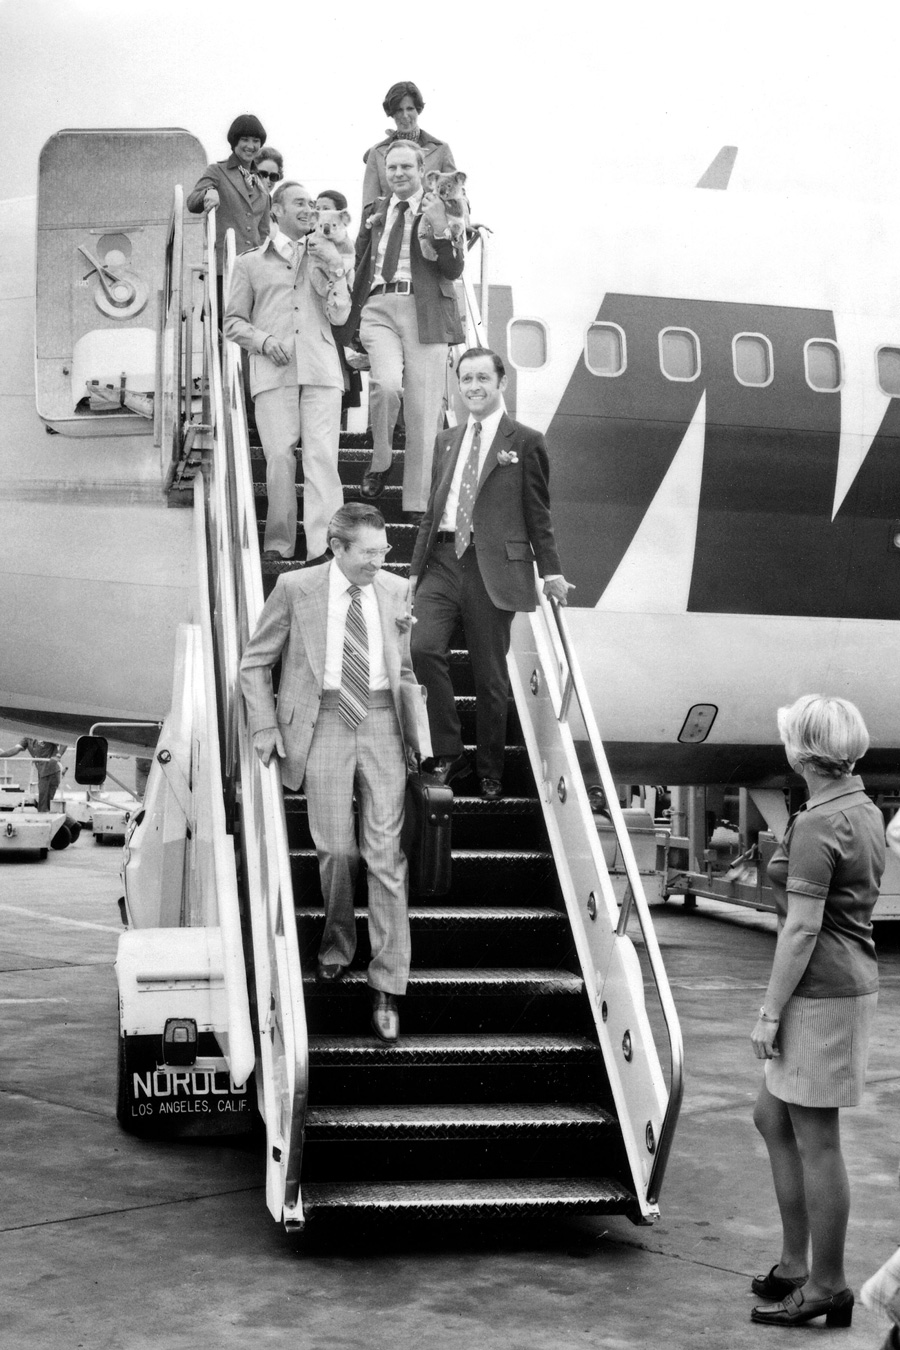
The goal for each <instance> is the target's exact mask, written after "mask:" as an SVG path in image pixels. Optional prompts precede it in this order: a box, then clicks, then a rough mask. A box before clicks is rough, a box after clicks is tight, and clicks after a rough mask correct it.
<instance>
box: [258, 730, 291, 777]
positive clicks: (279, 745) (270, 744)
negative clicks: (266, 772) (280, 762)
mask: <svg viewBox="0 0 900 1350" xmlns="http://www.w3.org/2000/svg"><path fill="white" fill-rule="evenodd" d="M253 749H254V750H255V751H256V753H257V754H258V755H259V757H260V759H261V760H262V762H263V764H265V765H266V766H267V767H268V764H269V760H270V759H271V758H272V754H273V752H274V753H275V754H276V755H277V756H278V758H279V759H284V741H283V740H282V739H281V732H280V731H279V730H278V728H277V727H266V729H265V730H264V731H255V732H254V733H253Z"/></svg>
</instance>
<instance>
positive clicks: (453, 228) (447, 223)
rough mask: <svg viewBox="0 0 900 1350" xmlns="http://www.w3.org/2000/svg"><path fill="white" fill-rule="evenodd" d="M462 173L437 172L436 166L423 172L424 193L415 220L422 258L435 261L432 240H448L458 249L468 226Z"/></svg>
mask: <svg viewBox="0 0 900 1350" xmlns="http://www.w3.org/2000/svg"><path fill="white" fill-rule="evenodd" d="M465 185H466V175H465V174H464V173H461V172H460V170H458V169H454V171H453V172H452V173H439V172H438V171H437V170H436V169H432V170H430V172H428V173H426V175H425V196H424V197H423V199H422V215H421V219H420V220H419V246H420V248H421V250H422V257H423V258H428V259H429V261H430V262H436V261H437V250H436V249H435V247H434V243H433V242H432V241H433V240H435V239H452V241H453V247H454V248H459V247H461V245H462V241H463V240H464V239H465V234H466V230H467V229H468V225H469V203H468V201H467V200H466V193H465Z"/></svg>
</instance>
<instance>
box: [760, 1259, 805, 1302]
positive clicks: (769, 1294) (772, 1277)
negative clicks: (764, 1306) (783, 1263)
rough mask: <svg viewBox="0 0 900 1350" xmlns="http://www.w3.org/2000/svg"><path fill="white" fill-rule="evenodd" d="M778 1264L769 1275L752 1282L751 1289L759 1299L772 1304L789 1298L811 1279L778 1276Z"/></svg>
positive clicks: (803, 1276)
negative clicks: (795, 1290)
mask: <svg viewBox="0 0 900 1350" xmlns="http://www.w3.org/2000/svg"><path fill="white" fill-rule="evenodd" d="M778 1264H779V1263H778V1262H777V1261H776V1262H775V1265H774V1266H773V1267H772V1269H771V1270H770V1271H769V1273H768V1275H757V1276H756V1277H755V1278H754V1279H752V1280H751V1281H750V1288H751V1289H752V1290H753V1292H754V1294H755V1295H756V1297H757V1298H764V1299H768V1301H769V1302H770V1303H779V1302H780V1301H781V1300H782V1299H783V1298H787V1296H788V1294H790V1293H791V1291H792V1290H794V1289H799V1288H800V1286H801V1285H802V1284H806V1281H807V1280H808V1279H809V1276H808V1275H801V1276H800V1278H799V1279H793V1278H792V1277H791V1276H790V1275H776V1274H775V1271H776V1269H777V1267H778Z"/></svg>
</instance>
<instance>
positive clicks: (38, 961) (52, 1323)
mask: <svg viewBox="0 0 900 1350" xmlns="http://www.w3.org/2000/svg"><path fill="white" fill-rule="evenodd" d="M120 864H121V850H120V849H119V848H114V847H108V846H104V847H100V846H97V845H95V844H94V843H93V842H92V840H91V836H90V834H88V833H83V834H82V836H81V838H80V839H79V841H78V842H77V843H76V844H74V845H73V846H72V847H70V848H68V849H66V850H65V851H64V852H59V853H51V854H50V856H49V858H48V859H47V860H46V861H44V862H28V861H21V862H16V861H12V860H11V859H10V858H9V857H3V858H0V923H2V937H0V1027H2V1047H3V1051H2V1066H3V1067H2V1073H0V1147H2V1177H3V1194H2V1206H0V1305H2V1308H3V1309H4V1312H3V1315H2V1318H0V1347H2V1350H44V1348H45V1347H46V1348H47V1350H50V1347H53V1350H82V1347H83V1348H84V1350H145V1348H147V1347H154V1350H160V1348H163V1350H206V1348H207V1347H216V1350H230V1348H231V1347H237V1346H240V1347H241V1348H242V1350H245V1347H247V1346H248V1345H250V1346H252V1347H253V1348H254V1350H266V1348H267V1347H298V1346H299V1347H303V1350H306V1348H307V1347H309V1348H310V1350H318V1348H319V1347H326V1346H327V1347H330V1348H331V1347H333V1348H334V1350H357V1347H358V1348H359V1350H364V1348H365V1350H380V1348H381V1347H385V1348H387V1347H390V1348H391V1350H423V1347H427V1348H428V1350H463V1347H465V1350H473V1347H478V1348H479V1350H570V1347H571V1350H575V1347H585V1346H589V1347H591V1350H622V1348H623V1347H631V1346H644V1347H650V1350H656V1347H659V1348H660V1350H663V1347H665V1348H666V1350H682V1347H683V1348H684V1350H687V1348H688V1347H690V1348H691V1350H695V1347H697V1346H698V1345H705V1346H709V1347H714V1348H715V1350H719V1348H720V1347H722V1348H724V1347H729V1348H730V1350H743V1347H751V1346H752V1347H764V1350H769V1347H771V1346H778V1345H781V1344H782V1341H783V1338H784V1337H787V1339H788V1340H789V1341H791V1343H792V1344H793V1343H794V1336H795V1335H796V1337H797V1340H798V1341H802V1340H803V1338H804V1337H805V1338H807V1343H810V1338H811V1343H813V1344H818V1340H817V1337H818V1336H819V1335H825V1336H826V1337H827V1341H828V1344H829V1345H833V1346H835V1347H836V1350H838V1348H839V1350H857V1348H859V1350H863V1347H866V1350H868V1348H869V1347H872V1350H874V1348H875V1347H878V1346H880V1344H881V1341H882V1339H883V1337H884V1334H885V1332H886V1330H887V1324H886V1323H885V1322H883V1321H882V1320H880V1319H879V1318H877V1317H876V1316H875V1315H874V1314H872V1313H870V1312H868V1311H867V1310H866V1309H864V1308H863V1307H862V1306H861V1305H860V1304H857V1307H856V1309H855V1312H854V1320H853V1325H852V1327H851V1328H849V1329H848V1330H834V1331H828V1332H826V1331H825V1330H824V1324H823V1323H822V1322H821V1321H820V1322H817V1323H814V1324H813V1325H812V1326H811V1327H806V1328H803V1329H801V1330H798V1331H797V1332H796V1333H787V1332H784V1331H782V1330H780V1329H777V1328H769V1327H756V1326H753V1325H752V1324H751V1323H750V1321H749V1314H750V1308H751V1306H752V1304H753V1302H754V1299H753V1296H752V1295H751V1294H750V1291H749V1279H750V1277H751V1276H752V1275H754V1274H757V1273H760V1272H764V1271H766V1270H768V1268H769V1267H770V1266H771V1265H772V1263H773V1261H775V1260H777V1258H778V1255H779V1252H778V1235H779V1226H778V1221H777V1214H776V1209H775V1200H774V1195H773V1192H772V1185H771V1180H770V1176H769V1170H768V1164H767V1161H766V1157H765V1152H764V1149H763V1145H762V1142H761V1140H760V1139H759V1138H758V1136H757V1135H756V1132H755V1130H754V1128H753V1124H752V1121H751V1109H752V1103H753V1101H754V1098H755V1095H756V1091H757V1086H758V1082H759V1077H760V1072H761V1071H760V1067H759V1065H758V1063H757V1061H756V1060H755V1059H754V1057H753V1053H752V1050H751V1048H750V1042H749V1034H750V1030H751V1027H752V1024H753V1021H754V1017H755V1013H756V1009H757V1008H758V1006H759V1003H760V1001H761V996H762V993H763V990H764V988H765V984H766V979H767V975H768V970H769V966H770V963H771V958H772V952H773V948H774V920H773V918H772V917H771V916H770V915H765V914H756V913H755V912H752V911H745V910H738V909H732V908H730V907H728V906H726V905H719V904H716V903H715V902H704V901H701V902H700V904H699V906H698V908H697V909H696V910H695V911H689V910H686V909H685V908H684V907H683V905H682V904H681V902H680V901H672V902H670V903H668V904H663V903H658V904H655V905H654V906H653V915H654V921H655V923H656V926H657V933H658V936H659V939H660V943H661V947H662V951H663V955H664V959H665V962H666V967H667V970H668V973H669V978H670V980H671V983H672V986H673V992H674V996H675V1000H676V1004H677V1006H678V1011H679V1015H680V1018H681V1023H682V1029H683V1032H684V1038H685V1047H686V1090H685V1099H684V1108H683V1111H682V1116H681V1122H680V1125H679V1129H678V1134H677V1137H676V1141H675V1147H674V1151H673V1154H672V1158H671V1160H670V1164H669V1170H668V1174H667V1177H666V1181H665V1184H664V1188H663V1192H662V1195H661V1198H660V1207H661V1219H660V1221H659V1222H658V1223H657V1224H655V1225H653V1226H651V1227H634V1226H633V1225H632V1224H631V1223H630V1222H629V1221H628V1220H627V1219H625V1218H618V1217H614V1218H605V1219H590V1220H588V1219H577V1220H571V1221H566V1222H554V1223H552V1224H550V1223H547V1222H543V1223H541V1222H538V1221H534V1222H531V1223H522V1222H519V1223H517V1224H511V1223H499V1222H496V1223H491V1224H477V1225H475V1224H469V1225H462V1224H456V1225H453V1226H452V1227H445V1226H433V1225H418V1226H415V1227H410V1226H409V1225H405V1226H400V1225H399V1222H395V1223H393V1224H389V1225H382V1226H380V1227H379V1226H371V1227H368V1228H365V1229H357V1230H355V1231H352V1232H348V1231H345V1230H344V1229H342V1228H335V1227H324V1228H317V1227H316V1226H314V1225H312V1226H310V1228H309V1229H308V1230H307V1232H306V1233H305V1234H303V1235H302V1236H300V1237H289V1236H288V1235H287V1234H286V1233H285V1232H284V1231H283V1230H282V1228H281V1227H280V1225H278V1224H277V1223H275V1222H274V1221H273V1219H272V1218H271V1217H270V1215H269V1213H268V1210H267V1209H266V1205H265V1199H264V1193H263V1166H262V1158H261V1154H260V1151H259V1146H258V1145H255V1144H252V1143H237V1142H234V1141H231V1142H228V1143H226V1144H222V1143H208V1142H206V1141H202V1142H193V1143H168V1144H163V1143H148V1142H144V1141H141V1140H138V1139H135V1138H132V1137H131V1136H129V1135H127V1134H125V1133H123V1132H122V1131H121V1130H120V1129H119V1127H118V1125H117V1123H116V1118H115V1078H116V985H115V976H114V971H113V961H114V959H115V951H116V942H117V938H118V935H119V933H120V931H121V927H120V921H119V914H118V909H117V907H116V900H117V898H118V896H119V895H120V893H121V887H120V883H119V878H118V869H119V867H120ZM878 941H879V955H880V960H881V974H882V993H881V999H880V1004H879V1012H878V1017H877V1020H876V1027H875V1033H874V1038H873V1042H872V1045H871V1052H870V1060H869V1073H868V1089H867V1092H866V1096H865V1099H864V1102H863V1104H862V1106H860V1107H858V1108H856V1109H854V1110H847V1111H845V1112H843V1113H842V1129H843V1138H844V1149H845V1155H846V1158H847V1163H848V1168H849V1171H850V1178H851V1192H852V1209H851V1216H850V1232H849V1235H848V1245H847V1271H848V1277H849V1279H850V1282H851V1284H852V1285H853V1286H854V1287H855V1289H856V1290H857V1292H858V1290H859V1286H860V1284H861V1283H862V1282H863V1280H864V1279H866V1278H867V1277H868V1276H869V1275H870V1274H871V1273H872V1272H873V1271H874V1270H875V1269H876V1268H877V1267H878V1266H879V1265H880V1264H881V1262H882V1261H883V1260H885V1259H886V1258H887V1256H889V1255H890V1254H891V1252H893V1250H894V1249H895V1247H897V1246H898V1245H900V1192H898V1185H897V1165H898V1153H900V1148H898V1137H897V1136H898V1111H897V1108H898V1102H900V1095H898V1094H900V1035H898V1032H900V937H898V935H897V934H896V931H895V930H894V926H891V927H890V928H887V927H885V928H882V929H881V930H880V932H879V935H878ZM662 1053H663V1054H664V1053H665V1052H664V1051H663V1052H662Z"/></svg>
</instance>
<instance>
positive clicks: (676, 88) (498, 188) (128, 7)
mask: <svg viewBox="0 0 900 1350" xmlns="http://www.w3.org/2000/svg"><path fill="white" fill-rule="evenodd" d="M389 13H390V7H388V8H387V9H386V8H385V6H384V5H363V4H360V3H358V0H332V3H330V4H324V3H319V4H317V5H313V4H310V3H309V0H291V3H283V2H282V0H275V2H274V3H271V4H268V5H266V4H264V3H258V4H256V5H254V4H249V3H246V2H245V3H243V4H241V5H236V4H233V3H231V0H214V2H211V0H0V105H2V109H3V129H4V133H5V140H6V144H7V146H8V147H9V146H12V147H13V150H14V153H13V155H12V156H6V157H5V159H6V163H5V170H4V191H3V195H4V196H17V195H26V194H28V193H31V192H33V191H34V185H35V179H36V170H37V156H38V153H39V150H40V147H41V145H42V144H43V142H44V141H45V140H46V138H47V137H48V136H50V135H51V134H52V133H53V132H54V131H57V130H59V129H60V128H62V127H67V126H68V127H78V126H80V127H92V126H126V127H127V126H183V127H186V128H188V129H189V130H190V131H192V132H193V133H194V134H195V135H197V136H198V137H199V138H200V140H201V141H202V142H203V144H204V145H205V147H206V149H207V151H208V153H209V155H210V157H211V158H224V156H225V155H226V154H227V151H228V146H227V143H226V140H225V132H226V130H227V127H228V125H229V123H230V122H231V120H232V118H233V117H234V116H235V115H236V114H237V113H239V112H243V111H247V110H249V111H252V112H254V113H256V114H257V116H259V117H260V118H261V119H262V121H263V122H264V123H265V125H266V127H267V129H268V132H269V139H270V140H271V141H272V143H273V144H274V145H276V146H277V147H278V148H279V149H281V150H282V151H283V152H284V155H285V159H286V167H287V168H288V169H289V170H290V171H291V173H292V174H295V175H296V176H298V177H301V178H302V179H303V180H304V181H305V182H306V183H307V185H308V186H310V187H313V188H315V189H318V188H321V187H322V186H326V185H328V186H333V187H338V188H341V189H342V190H343V191H345V192H346V194H347V196H348V198H349V199H350V205H351V210H352V211H353V216H354V228H355V227H356V225H357V224H358V214H359V197H360V192H361V180H362V164H361V160H360V157H361V155H362V152H363V150H364V149H365V148H366V146H368V145H370V144H372V143H373V142H374V141H376V140H379V139H381V137H382V136H383V135H384V130H385V127H386V126H387V119H386V118H385V115H384V113H383V112H382V109H381V101H382V99H383V97H384V94H385V92H386V90H387V88H388V86H389V85H390V84H391V83H393V82H394V81H395V80H398V79H413V80H415V81H416V82H417V83H418V85H419V87H420V88H421V89H422V92H423V94H424V97H425V101H426V107H425V112H424V114H423V116H422V118H421V123H422V125H423V126H424V127H425V128H426V129H427V130H429V131H431V132H433V133H436V134H437V135H438V136H440V137H441V138H443V139H446V140H448V141H449V142H450V144H451V146H452V148H453V151H454V154H455V156H456V162H457V165H458V167H460V168H463V169H465V170H466V171H467V172H468V174H469V177H470V182H469V187H470V197H471V200H472V203H473V207H474V212H475V215H476V217H477V218H478V219H480V220H485V221H487V222H488V223H492V222H493V218H494V217H495V216H502V218H503V220H504V223H505V225H506V227H507V228H509V227H510V221H511V220H512V218H513V213H514V215H515V218H516V219H517V220H518V221H520V223H521V227H522V228H523V229H527V230H534V231H535V232H536V233H537V231H539V230H540V231H541V233H544V229H545V223H546V221H547V218H548V217H550V216H555V217H556V218H557V219H559V218H560V217H561V215H562V213H563V212H564V211H565V214H566V216H567V217H568V218H569V219H568V222H567V224H566V229H567V231H568V232H571V231H572V230H573V229H574V228H575V225H574V223H573V222H572V219H571V217H572V213H573V212H574V213H575V216H576V217H577V210H578V204H579V202H581V201H584V200H589V201H591V202H595V201H596V200H597V192H598V185H605V184H606V183H607V182H613V181H617V180H623V181H626V182H644V183H654V182H655V183H660V184H666V185H683V186H690V185H692V184H693V183H695V182H696V180H697V178H698V177H699V176H700V174H701V173H702V172H703V170H704V168H705V167H706V166H707V164H708V163H709V162H710V160H711V159H712V158H713V156H714V155H715V153H716V151H717V150H718V149H719V147H720V146H721V145H724V144H727V143H732V144H736V145H738V146H739V150H740V153H739V155H738V160H737V166H736V169H735V173H734V176H733V179H732V189H733V190H735V191H738V190H750V189H773V190H782V189H790V190H794V191H801V192H825V193H836V194H839V195H841V196H850V197H857V198H876V199H877V198H885V197H889V198H897V197H900V171H898V148H897V125H898V113H897V104H898V85H900V52H898V42H897V39H898V36H900V18H898V13H900V6H897V5H896V3H895V0H894V3H892V2H891V0H878V2H877V3H875V2H873V0H854V3H850V4H848V3H846V0H843V2H842V3H840V4H838V3H836V2H835V0H823V2H821V3H814V0H777V3H773V2H772V0H754V3H735V2H734V0H718V3H707V0H697V2H696V3H692V2H691V0H680V3H678V4H673V3H671V0H666V3H659V0H649V3H634V0H617V2H616V3H614V4H612V3H606V0H579V2H578V3H575V2H573V0H541V3H536V2H534V0H517V2H516V3H511V2H510V0H476V4H475V5H474V6H473V5H466V4H456V5H453V4H446V3H445V4H441V5H437V4H428V3H425V4H422V3H419V4H417V5H407V6H405V7H404V17H403V18H402V20H401V19H399V18H398V20H397V23H396V26H395V29H394V31H390V30H389V28H388V25H387V24H386V23H385V22H384V16H385V15H387V14H389Z"/></svg>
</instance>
